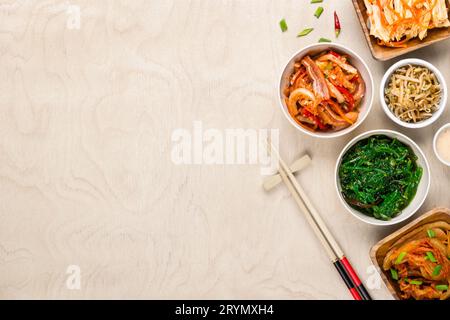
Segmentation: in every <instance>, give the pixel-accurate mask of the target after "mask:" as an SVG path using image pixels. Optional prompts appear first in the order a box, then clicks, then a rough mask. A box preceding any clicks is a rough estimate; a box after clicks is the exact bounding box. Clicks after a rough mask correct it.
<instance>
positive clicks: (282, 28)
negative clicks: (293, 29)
mask: <svg viewBox="0 0 450 320" xmlns="http://www.w3.org/2000/svg"><path fill="white" fill-rule="evenodd" d="M280 28H281V31H282V32H286V31H287V29H288V26H287V23H286V20H285V19H283V20H281V21H280Z"/></svg>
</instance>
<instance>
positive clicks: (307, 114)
mask: <svg viewBox="0 0 450 320" xmlns="http://www.w3.org/2000/svg"><path fill="white" fill-rule="evenodd" d="M302 113H303V116H305V117H307V118H309V119H311V120H312V121H314V123H315V124H316V125H317V126H318V127H319V129H321V130H325V129H326V128H327V126H326V125H324V124H323V123H322V121H320V119H319V118H318V117H317V116H315V115H313V114H312V113H311V112H309V111H308V110H306V109H303V110H302Z"/></svg>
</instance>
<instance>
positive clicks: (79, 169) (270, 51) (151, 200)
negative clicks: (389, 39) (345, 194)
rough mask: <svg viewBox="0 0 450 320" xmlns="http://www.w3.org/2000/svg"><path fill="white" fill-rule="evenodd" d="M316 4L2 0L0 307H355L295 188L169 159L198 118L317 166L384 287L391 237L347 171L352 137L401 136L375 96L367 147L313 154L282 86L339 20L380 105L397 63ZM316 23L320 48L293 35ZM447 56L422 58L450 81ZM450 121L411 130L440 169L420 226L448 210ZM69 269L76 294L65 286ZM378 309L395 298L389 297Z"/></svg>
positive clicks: (240, 168) (309, 182) (348, 17)
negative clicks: (353, 211) (385, 249)
mask: <svg viewBox="0 0 450 320" xmlns="http://www.w3.org/2000/svg"><path fill="white" fill-rule="evenodd" d="M309 2H310V1H309V0H291V1H275V0H273V1H263V0H235V1H231V0H230V1H213V0H209V1H207V0H196V1H187V0H172V1H162V0H160V1H155V0H152V1H147V0H140V1H138V0H133V1H113V0H110V1H107V0H95V1H91V0H90V1H87V0H86V1H76V0H74V1H70V3H69V2H67V1H55V0H52V1H47V0H42V1H37V0H36V1H32V0H27V1H25V0H23V1H11V0H8V1H3V0H2V1H0V70H1V72H0V299H5V298H13V299H16V298H200V299H203V298H213V299H215V298H224V299H232V298H239V299H247V298H265V299H272V298H275V299H348V298H349V294H348V292H347V290H346V289H345V287H344V285H343V284H342V283H341V280H340V279H339V277H338V276H337V274H336V273H335V270H333V267H332V266H331V265H330V264H329V263H328V261H327V257H326V255H325V254H324V252H323V250H322V248H321V247H320V245H319V244H318V242H317V241H316V239H315V238H314V236H313V234H312V232H311V231H310V229H309V228H308V226H307V224H306V222H305V221H304V219H303V217H301V216H300V215H299V214H298V212H297V208H296V206H295V203H294V202H293V201H292V199H290V197H289V194H288V191H287V190H286V189H285V188H278V189H277V190H274V191H273V192H271V193H269V194H267V193H265V192H264V191H263V189H262V187H261V181H262V178H261V176H260V174H259V166H255V165H253V166H252V165H190V166H189V165H181V166H177V165H175V164H174V163H173V162H172V160H171V150H172V147H173V143H172V141H171V135H172V133H173V132H174V130H176V129H178V128H186V129H188V130H192V126H193V121H195V120H199V121H202V123H203V125H204V127H205V128H215V129H219V130H225V129H227V128H250V129H257V128H279V129H280V136H281V142H280V144H281V152H282V154H283V155H284V157H285V158H286V159H288V160H294V159H295V158H296V157H298V156H299V155H301V154H303V153H305V152H308V153H310V154H311V156H312V157H313V160H314V161H313V165H312V166H311V167H309V168H308V170H305V171H304V172H303V173H301V174H300V175H299V181H300V182H301V183H302V184H303V186H304V187H305V189H306V190H307V192H308V194H309V196H310V197H311V198H312V200H313V201H314V202H315V204H316V206H317V207H318V209H319V211H320V212H322V214H323V217H324V220H325V221H326V222H327V223H328V225H329V226H330V228H331V229H332V231H333V232H334V234H335V235H336V238H337V239H338V240H339V242H340V243H341V244H342V246H343V248H344V250H345V251H346V252H347V254H348V256H349V257H350V259H351V261H352V262H353V264H354V266H355V268H356V269H357V270H358V272H359V273H360V275H361V277H362V278H363V279H364V280H365V281H369V282H370V281H374V279H375V278H373V277H372V275H373V270H371V269H370V261H369V257H368V251H369V248H370V247H371V246H372V245H373V244H374V243H375V242H376V241H378V240H379V239H380V238H382V237H383V236H384V235H387V234H388V233H389V232H390V231H392V230H394V229H396V227H392V228H387V229H385V228H376V227H371V226H368V225H365V224H363V223H361V222H359V221H356V220H355V219H354V218H352V217H351V216H349V215H348V214H347V213H346V212H345V210H344V209H343V207H342V206H341V205H340V203H339V202H338V199H337V197H336V194H335V190H334V185H333V182H332V181H333V170H334V163H335V160H336V156H337V154H338V152H339V151H340V150H341V148H342V147H343V146H344V145H345V143H346V142H347V141H349V139H350V138H351V137H353V136H355V135H357V134H359V133H361V132H363V131H365V130H368V129H375V128H394V129H399V130H400V128H398V127H396V126H395V125H393V124H392V123H391V122H390V121H389V120H388V119H387V117H386V116H385V115H384V114H383V113H382V110H381V108H380V104H379V101H378V99H377V98H376V99H375V104H374V107H373V111H372V113H371V114H370V116H369V117H368V118H367V120H366V122H365V123H364V124H363V125H362V126H361V127H360V128H358V129H357V130H356V131H355V132H353V133H352V134H350V135H348V136H345V137H343V138H340V139H336V140H332V141H318V140H314V139H312V138H309V137H306V136H304V135H302V134H300V133H299V132H297V131H296V130H295V128H293V127H292V126H291V125H290V124H289V123H288V122H287V121H286V119H285V118H284V116H283V115H282V113H281V112H280V110H279V108H278V104H277V98H276V83H277V78H278V75H279V72H280V69H281V67H282V66H283V64H284V63H285V61H286V59H288V58H289V57H290V56H291V55H292V54H293V53H294V52H295V51H297V50H298V49H300V48H301V47H303V46H305V45H307V44H310V43H313V42H316V41H317V39H318V38H319V37H322V36H323V37H328V38H333V34H334V31H333V23H332V13H333V10H337V11H338V12H339V14H340V16H341V22H342V28H343V30H342V34H341V36H340V37H339V39H338V42H339V43H342V44H345V45H347V46H349V47H350V48H351V49H354V50H355V51H357V52H358V53H359V54H360V55H361V56H362V57H364V59H365V60H366V61H367V63H368V64H369V66H370V68H371V70H372V72H373V75H374V79H375V86H376V88H375V89H376V90H378V86H379V81H380V78H381V76H382V74H383V72H384V71H385V70H386V69H387V67H388V66H389V65H390V64H391V63H393V62H394V61H391V62H387V63H380V62H377V61H375V60H373V59H372V57H371V55H370V53H369V50H368V48H367V45H366V43H365V40H364V38H363V34H362V31H361V29H360V27H359V25H358V21H357V17H356V15H355V12H354V11H353V7H352V5H351V2H350V0H339V1H338V0H332V1H331V0H329V1H327V0H326V1H324V4H323V6H324V7H325V12H324V13H323V15H322V17H321V18H320V20H317V19H316V18H315V17H314V16H313V12H314V8H315V7H316V6H312V5H310V4H309ZM68 6H71V7H68ZM78 9H79V12H80V14H81V20H80V25H79V28H77V21H76V16H77V10H78ZM283 17H285V18H286V19H287V21H288V25H289V32H287V33H284V34H282V33H281V32H280V29H279V26H278V21H279V20H280V19H281V18H283ZM74 19H75V20H74ZM309 26H314V27H315V28H316V29H315V31H314V32H313V33H312V34H311V35H310V36H308V37H305V38H302V39H299V38H296V36H295V35H296V33H297V32H298V31H299V30H301V29H303V28H304V27H309ZM449 50H450V42H444V43H441V44H437V45H434V46H432V47H430V48H429V49H426V50H421V51H418V52H416V53H413V54H410V55H409V56H410V57H420V58H425V59H427V60H429V61H430V62H432V63H433V64H435V65H436V66H437V67H439V68H440V69H441V70H442V71H444V73H445V76H446V77H447V80H448V81H449V80H450V71H449V70H450V69H449V68H450V58H449V57H450V56H449V55H448V52H449ZM449 121H450V116H449V111H448V110H447V111H446V113H445V115H444V116H443V117H442V118H441V120H440V121H439V122H438V123H436V124H435V125H433V126H432V127H430V128H427V129H423V130H420V131H405V130H400V131H402V132H404V133H406V134H408V135H410V136H411V137H412V138H414V139H415V140H416V141H417V142H418V143H419V145H420V146H421V147H422V148H423V149H424V151H425V153H426V155H427V156H428V158H429V160H430V164H431V168H432V187H431V190H430V194H429V197H428V200H427V201H426V203H425V205H424V206H423V208H422V209H421V212H424V211H426V210H428V209H430V208H433V207H435V206H437V205H441V206H450V200H449V196H448V194H449V187H450V184H449V179H450V170H449V169H446V168H445V167H444V166H443V165H441V164H440V163H439V162H438V161H437V159H436V158H435V156H434V155H433V152H432V146H431V140H432V135H433V134H434V132H435V131H436V130H437V128H438V127H439V126H440V125H442V124H444V123H445V122H449ZM71 265H75V266H79V268H80V271H81V283H80V284H81V287H80V289H79V290H71V289H73V287H70V286H69V287H68V286H67V285H66V282H67V279H68V277H69V276H70V274H67V273H66V272H67V269H68V267H69V266H71ZM69 271H70V270H69ZM374 282H375V283H376V281H374ZM372 294H373V296H374V297H376V298H390V296H389V294H388V292H387V290H386V289H385V288H384V286H383V285H381V287H380V288H379V289H375V290H372Z"/></svg>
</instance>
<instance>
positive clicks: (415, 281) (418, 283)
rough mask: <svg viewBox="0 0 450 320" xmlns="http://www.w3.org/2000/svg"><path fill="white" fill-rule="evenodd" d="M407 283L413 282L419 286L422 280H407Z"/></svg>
mask: <svg viewBox="0 0 450 320" xmlns="http://www.w3.org/2000/svg"><path fill="white" fill-rule="evenodd" d="M408 282H409V284H415V285H416V286H420V285H421V284H422V283H423V282H422V281H420V280H408Z"/></svg>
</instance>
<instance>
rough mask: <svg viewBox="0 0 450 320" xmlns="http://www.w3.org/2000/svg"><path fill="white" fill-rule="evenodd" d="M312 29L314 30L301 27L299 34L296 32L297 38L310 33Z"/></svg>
mask: <svg viewBox="0 0 450 320" xmlns="http://www.w3.org/2000/svg"><path fill="white" fill-rule="evenodd" d="M313 30H314V28H307V29H303V30H302V31H300V32H299V34H297V38H298V37H304V36H306V35H308V34H310V33H311V32H312V31H313Z"/></svg>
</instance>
